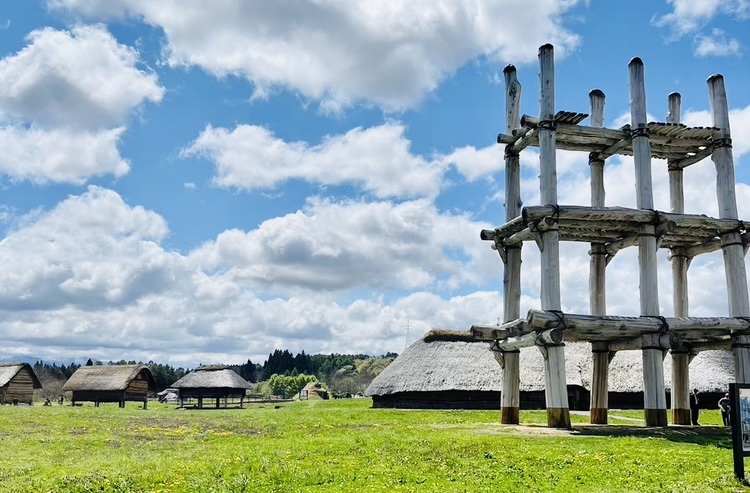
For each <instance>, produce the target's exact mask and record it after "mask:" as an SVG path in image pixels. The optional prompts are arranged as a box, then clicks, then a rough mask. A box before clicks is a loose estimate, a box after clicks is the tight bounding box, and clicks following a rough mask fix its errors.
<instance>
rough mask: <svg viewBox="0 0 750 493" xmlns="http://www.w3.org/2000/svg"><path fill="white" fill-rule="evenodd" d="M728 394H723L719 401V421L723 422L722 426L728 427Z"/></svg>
mask: <svg viewBox="0 0 750 493" xmlns="http://www.w3.org/2000/svg"><path fill="white" fill-rule="evenodd" d="M729 403H730V400H729V394H724V397H722V398H721V399H719V411H721V419H722V421H724V426H729V410H730V407H729Z"/></svg>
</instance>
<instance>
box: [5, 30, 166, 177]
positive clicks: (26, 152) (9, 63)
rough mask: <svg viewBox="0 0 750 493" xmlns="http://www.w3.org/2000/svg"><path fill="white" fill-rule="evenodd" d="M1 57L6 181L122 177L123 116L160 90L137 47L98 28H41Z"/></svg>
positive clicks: (154, 99)
mask: <svg viewBox="0 0 750 493" xmlns="http://www.w3.org/2000/svg"><path fill="white" fill-rule="evenodd" d="M27 41H28V44H27V45H26V47H24V48H23V49H21V50H20V51H19V52H18V53H15V54H12V55H9V56H7V57H5V58H3V59H0V143H2V148H3V149H6V150H7V151H6V152H4V153H3V154H2V155H0V172H3V173H6V174H7V175H8V176H9V177H10V178H11V179H12V180H31V181H33V182H35V183H47V182H64V183H75V184H81V183H84V182H85V181H86V180H88V179H89V178H91V177H92V176H97V175H103V174H113V175H115V176H122V175H123V174H125V173H127V171H128V169H129V166H128V163H127V162H126V160H125V159H124V158H122V157H121V156H120V153H119V151H118V148H117V146H118V144H119V140H120V137H121V136H122V134H123V132H124V131H125V127H124V124H125V123H126V118H127V116H128V115H129V114H130V113H131V112H132V111H133V110H134V109H135V108H137V107H139V106H141V105H142V104H143V103H145V102H148V101H151V102H158V101H160V100H161V98H162V95H163V93H164V88H162V87H161V86H159V85H158V83H157V78H156V76H155V75H154V74H153V73H149V72H146V71H144V70H142V69H140V68H139V67H138V63H139V60H138V54H137V52H136V51H135V50H134V49H132V48H129V47H127V46H124V45H121V44H119V43H117V41H116V40H115V39H114V37H113V36H112V35H111V34H110V33H109V32H107V31H106V29H104V27H102V26H77V27H74V28H72V29H71V30H69V31H62V30H55V29H52V28H44V29H40V30H37V31H33V32H32V33H31V34H29V35H28V37H27Z"/></svg>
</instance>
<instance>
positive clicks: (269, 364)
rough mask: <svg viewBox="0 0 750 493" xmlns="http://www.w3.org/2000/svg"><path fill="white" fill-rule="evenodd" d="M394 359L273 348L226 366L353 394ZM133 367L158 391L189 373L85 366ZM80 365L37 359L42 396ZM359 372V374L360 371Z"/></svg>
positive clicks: (250, 376) (158, 366) (260, 377)
mask: <svg viewBox="0 0 750 493" xmlns="http://www.w3.org/2000/svg"><path fill="white" fill-rule="evenodd" d="M396 356H398V355H397V354H396V353H386V354H385V355H383V356H370V355H366V354H336V353H334V354H314V355H309V354H306V353H305V352H304V351H302V352H300V353H297V354H296V355H295V354H292V353H291V352H290V351H289V350H287V349H284V350H281V349H276V350H274V351H273V352H272V353H269V355H268V358H267V359H266V360H265V361H264V362H263V363H262V364H258V363H253V362H252V361H251V360H249V359H248V360H247V361H246V362H245V363H243V364H240V365H227V367H228V368H230V369H232V370H234V371H235V372H237V374H239V375H240V376H241V377H242V378H244V379H245V380H247V381H248V382H251V383H258V382H264V381H268V380H270V379H271V377H272V376H273V375H281V376H297V375H309V376H314V377H315V378H316V379H317V380H319V381H321V382H324V383H326V384H327V385H328V386H329V387H332V388H335V387H340V389H339V390H340V391H342V392H346V393H356V392H361V391H363V390H364V388H363V387H366V384H369V381H371V380H372V378H374V377H375V376H377V374H378V373H379V372H380V371H382V369H383V368H385V366H387V364H388V363H390V362H391V361H392V360H393V359H394V358H395V357H396ZM104 364H107V365H135V364H145V365H146V366H148V367H149V369H150V370H151V373H153V375H154V380H155V381H156V386H157V388H158V390H159V391H161V390H164V389H166V388H167V387H169V386H170V385H171V384H173V383H174V382H176V381H177V380H179V379H180V378H182V377H183V376H184V375H185V374H186V373H188V372H189V371H190V368H182V367H173V366H171V365H168V364H162V363H156V362H154V361H149V362H148V363H142V362H140V361H132V360H131V361H126V360H119V361H109V362H107V363H103V362H102V361H98V360H92V359H90V358H89V359H88V361H86V366H92V365H104ZM81 366H82V365H80V364H76V363H71V364H69V365H65V364H60V365H58V364H56V363H52V364H50V363H45V362H44V361H42V360H40V361H37V362H36V363H34V365H33V367H34V373H36V375H37V376H38V377H39V379H40V380H41V381H42V384H43V385H44V387H45V389H46V388H47V387H49V389H50V390H49V391H46V390H45V392H44V393H45V394H49V395H45V397H50V398H55V397H56V396H57V395H58V394H59V393H60V389H61V388H62V385H63V383H64V382H65V381H66V380H67V379H68V378H70V377H71V375H73V373H75V371H76V370H77V369H78V368H80V367H81ZM360 370H361V371H360Z"/></svg>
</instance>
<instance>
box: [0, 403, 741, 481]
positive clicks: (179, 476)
mask: <svg viewBox="0 0 750 493" xmlns="http://www.w3.org/2000/svg"><path fill="white" fill-rule="evenodd" d="M370 406H371V402H370V400H369V399H359V400H349V401H308V402H301V403H293V404H288V405H283V406H280V407H279V408H275V407H274V406H265V407H252V408H249V409H232V410H203V411H186V410H177V409H175V406H167V405H159V404H150V405H149V409H148V410H145V411H144V410H141V409H140V408H139V407H138V406H136V405H135V404H132V405H128V406H127V407H126V408H125V409H119V408H118V407H117V406H116V405H102V407H100V408H95V407H93V406H92V405H86V406H84V407H75V408H74V407H70V406H52V407H43V406H33V407H11V406H2V407H0V450H1V452H0V491H3V492H5V491H8V492H27V491H28V492H45V491H52V492H161V491H163V492H170V493H171V492H251V491H252V492H297V491H300V492H302V491H336V492H350V491H351V492H355V491H356V492H369V491H373V492H379V491H383V492H385V491H388V492H390V491H420V492H422V491H423V492H435V491H445V492H461V491H467V492H475V491H476V492H484V491H488V492H489V491H493V492H499V491H505V492H515V491H523V492H536V491H566V492H568V491H570V492H585V491H637V492H642V491H659V492H663V491H696V492H698V491H700V492H706V491H748V490H746V489H744V488H743V487H741V486H740V484H739V483H738V482H736V481H735V480H734V478H733V474H732V450H731V439H730V435H729V431H728V430H727V429H725V428H722V427H720V426H718V425H719V422H720V418H719V416H718V412H715V411H709V412H704V413H702V416H701V421H702V423H703V424H704V425H705V426H702V427H700V428H684V427H672V428H668V429H647V428H644V427H643V424H642V421H641V418H642V412H640V411H628V412H618V411H612V412H611V414H610V423H612V426H607V427H592V426H586V425H585V423H587V420H588V418H587V417H586V416H579V415H573V423H574V430H573V431H561V430H550V429H548V428H546V426H544V423H545V419H546V418H545V414H544V412H543V411H529V412H522V413H521V422H522V426H518V427H504V426H501V425H499V424H498V421H499V417H498V412H484V411H398V410H382V409H371V408H370Z"/></svg>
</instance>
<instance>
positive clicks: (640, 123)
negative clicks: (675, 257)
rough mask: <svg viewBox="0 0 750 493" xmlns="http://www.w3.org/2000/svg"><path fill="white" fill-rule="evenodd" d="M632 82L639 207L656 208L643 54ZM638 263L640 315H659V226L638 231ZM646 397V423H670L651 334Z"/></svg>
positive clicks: (657, 352) (646, 348)
mask: <svg viewBox="0 0 750 493" xmlns="http://www.w3.org/2000/svg"><path fill="white" fill-rule="evenodd" d="M628 71H629V85H630V118H631V122H632V123H631V128H632V134H631V139H632V143H633V161H634V163H635V188H636V202H637V207H638V209H653V208H654V194H653V184H652V180H651V144H650V142H649V138H648V127H647V125H646V120H647V118H646V86H645V71H644V67H643V62H642V61H641V59H640V58H633V59H632V60H631V61H630V64H629V65H628ZM638 236H639V237H638V264H639V277H640V305H641V315H645V316H651V317H658V316H660V313H659V290H658V277H657V265H656V246H657V245H656V227H655V225H654V224H642V225H641V226H639V232H638ZM643 337H644V341H643V349H642V350H641V351H642V353H643V399H644V417H645V420H646V426H666V425H667V402H666V395H665V386H664V367H663V357H662V349H661V347H659V346H658V345H657V344H656V341H654V342H653V343H652V341H651V340H650V338H652V337H653V335H651V334H646V335H644V336H643Z"/></svg>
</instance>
